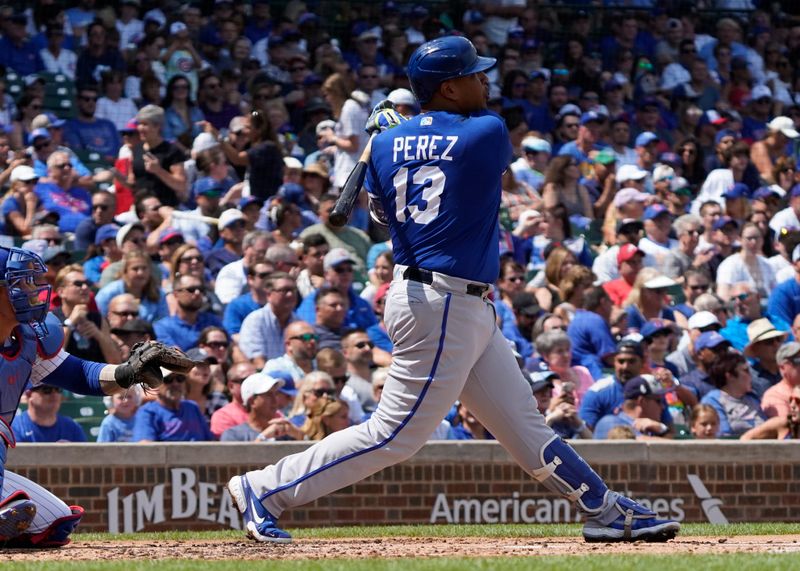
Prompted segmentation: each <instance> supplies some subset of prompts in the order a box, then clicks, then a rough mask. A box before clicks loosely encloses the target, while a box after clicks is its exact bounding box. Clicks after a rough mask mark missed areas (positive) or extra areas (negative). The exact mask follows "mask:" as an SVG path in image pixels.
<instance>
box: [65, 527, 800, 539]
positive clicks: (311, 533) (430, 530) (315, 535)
mask: <svg viewBox="0 0 800 571" xmlns="http://www.w3.org/2000/svg"><path fill="white" fill-rule="evenodd" d="M289 531H290V532H291V533H292V536H293V537H295V538H296V539H337V538H341V537H351V538H372V537H531V538H537V537H579V536H580V534H581V526H580V525H579V524H547V525H523V524H497V525H391V526H369V527H313V528H302V529H290V530H289ZM789 534H800V523H734V524H730V525H712V524H709V523H685V524H683V525H682V526H681V536H683V537H687V536H693V535H694V536H711V537H730V536H734V535H789ZM73 537H74V538H75V540H76V541H84V542H88V541H96V540H107V541H113V540H115V539H125V540H134V541H135V540H141V541H158V540H176V541H181V540H209V541H212V540H218V541H223V540H237V539H241V538H242V537H243V532H241V531H237V530H226V531H160V532H149V533H131V534H119V535H111V534H109V533H79V534H76V535H75V536H73Z"/></svg>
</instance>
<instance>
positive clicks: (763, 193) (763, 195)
mask: <svg viewBox="0 0 800 571" xmlns="http://www.w3.org/2000/svg"><path fill="white" fill-rule="evenodd" d="M771 196H774V197H775V198H780V197H781V195H780V194H778V193H777V192H775V191H774V190H772V188H770V187H768V186H761V187H759V188H757V189H756V191H755V192H754V193H753V200H766V199H767V198H769V197H771Z"/></svg>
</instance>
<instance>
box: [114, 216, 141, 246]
mask: <svg viewBox="0 0 800 571" xmlns="http://www.w3.org/2000/svg"><path fill="white" fill-rule="evenodd" d="M134 228H138V229H139V230H141V231H142V232H144V231H145V230H144V224H142V223H141V222H130V223H128V224H126V225H125V226H123V227H122V228H120V229H119V231H118V232H117V246H118V247H120V248H122V244H123V243H125V238H127V237H128V234H130V233H131V230H133V229H134Z"/></svg>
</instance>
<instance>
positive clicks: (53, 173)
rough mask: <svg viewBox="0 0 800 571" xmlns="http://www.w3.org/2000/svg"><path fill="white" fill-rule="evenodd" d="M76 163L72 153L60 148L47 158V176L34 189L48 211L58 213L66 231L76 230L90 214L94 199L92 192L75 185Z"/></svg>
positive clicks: (60, 224) (60, 226)
mask: <svg viewBox="0 0 800 571" xmlns="http://www.w3.org/2000/svg"><path fill="white" fill-rule="evenodd" d="M72 176H73V175H72V164H71V163H70V162H69V155H67V153H62V152H60V151H56V152H55V153H53V154H52V155H50V157H49V158H48V159H47V178H45V179H43V180H40V181H39V182H38V183H37V185H36V186H35V187H34V189H33V191H34V192H35V193H36V196H37V197H38V198H39V201H40V203H41V206H42V208H43V209H44V210H46V211H47V212H53V213H55V214H58V227H59V230H61V231H62V232H74V231H75V229H76V228H77V227H78V224H80V223H81V222H82V221H83V220H85V219H87V218H88V217H89V213H90V209H91V204H92V199H91V197H90V196H89V193H88V192H86V191H85V190H83V189H82V188H78V187H76V186H73V185H72Z"/></svg>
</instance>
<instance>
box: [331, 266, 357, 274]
mask: <svg viewBox="0 0 800 571" xmlns="http://www.w3.org/2000/svg"><path fill="white" fill-rule="evenodd" d="M333 271H334V272H336V273H337V274H352V273H353V272H354V271H355V270H354V269H353V266H337V267H335V268H333Z"/></svg>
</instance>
